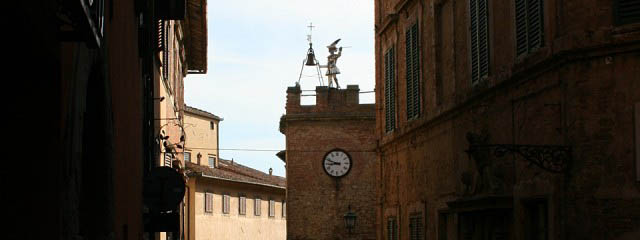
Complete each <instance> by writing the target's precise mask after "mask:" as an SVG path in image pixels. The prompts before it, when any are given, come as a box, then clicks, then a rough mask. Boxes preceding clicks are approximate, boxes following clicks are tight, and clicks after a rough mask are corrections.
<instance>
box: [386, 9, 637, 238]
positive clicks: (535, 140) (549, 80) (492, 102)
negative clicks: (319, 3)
mask: <svg viewBox="0 0 640 240" xmlns="http://www.w3.org/2000/svg"><path fill="white" fill-rule="evenodd" d="M487 2H489V6H488V8H490V10H489V11H488V12H489V30H488V31H489V35H490V38H489V39H490V40H489V41H490V43H489V46H490V56H491V57H490V59H489V76H488V78H486V79H484V80H483V81H482V82H480V83H479V84H472V83H471V80H470V79H471V74H470V62H469V61H470V60H469V58H470V57H469V51H470V46H469V45H470V44H469V41H470V37H471V36H470V34H469V23H468V21H469V15H468V11H469V1H467V2H458V1H451V0H442V1H431V2H424V1H411V0H409V1H394V0H379V1H376V7H375V9H376V18H375V19H376V31H377V33H376V103H379V105H378V106H377V108H376V119H378V121H377V123H376V129H377V130H376V135H377V138H378V139H379V141H380V155H379V161H380V164H381V168H380V169H381V170H380V176H381V182H380V190H379V193H380V194H379V195H378V197H379V199H380V201H381V207H380V210H379V214H378V221H379V225H378V229H377V230H378V238H379V239H383V236H385V235H386V230H385V227H386V226H385V223H386V219H387V217H397V219H398V225H399V229H398V232H399V234H400V239H406V238H408V237H409V226H408V225H409V224H408V223H409V216H410V215H411V214H412V212H415V211H422V212H423V213H424V214H425V216H424V221H423V222H424V223H425V234H426V236H427V237H426V239H436V237H439V238H438V239H459V238H458V237H459V236H458V226H459V216H460V215H458V213H457V212H455V211H457V210H454V209H452V208H451V206H450V205H449V204H448V203H450V202H452V201H455V200H456V199H464V198H472V197H478V195H473V194H469V195H470V196H468V195H466V194H468V192H470V191H471V192H473V189H471V190H469V189H467V188H469V187H468V186H467V185H466V184H465V183H464V182H467V181H471V182H474V181H476V182H477V181H478V179H477V178H478V177H479V175H478V173H477V171H478V169H479V167H478V166H477V165H476V162H475V161H474V159H473V158H470V156H469V155H468V154H467V153H466V152H465V150H467V149H469V142H468V140H467V138H466V134H467V133H469V132H471V133H484V134H486V136H488V140H487V144H533V145H563V146H570V147H572V155H571V156H572V161H571V163H570V165H569V168H568V171H567V172H565V173H562V174H554V173H549V172H547V171H545V170H542V169H541V168H539V167H538V166H536V165H534V164H531V163H530V162H528V161H526V160H524V159H523V158H522V157H521V156H518V155H511V154H508V155H507V156H505V157H503V158H491V163H492V164H495V167H494V169H495V170H496V171H497V176H499V177H500V178H501V181H503V182H504V186H503V190H502V191H500V193H501V194H505V195H509V198H510V199H511V200H510V201H509V202H510V203H509V205H510V206H509V208H510V209H511V210H512V213H513V214H511V215H510V216H511V217H512V218H513V219H512V220H513V224H512V227H513V228H512V231H513V237H514V238H516V239H525V236H526V234H525V232H526V228H527V224H526V216H525V213H524V212H525V208H526V206H525V205H526V202H527V201H529V200H531V199H536V198H541V199H544V201H546V202H547V204H548V218H547V220H548V227H549V229H548V230H549V231H548V232H549V238H548V239H618V238H620V239H622V238H623V237H625V236H626V235H628V234H630V233H631V232H634V231H636V233H637V229H638V228H640V210H639V209H640V207H639V206H640V185H639V183H638V182H637V181H636V176H635V168H634V166H635V165H634V164H635V163H634V155H633V154H634V150H633V148H634V147H633V143H634V137H633V121H634V120H633V106H634V104H635V103H636V102H638V101H639V100H640V99H639V97H640V95H639V94H638V92H640V81H638V80H637V79H638V78H637V76H638V74H640V58H638V54H637V52H638V50H639V48H638V46H639V45H638V44H637V42H638V40H639V39H640V38H639V36H640V35H639V33H640V31H639V30H640V24H638V23H636V24H629V25H626V26H615V25H613V24H612V19H613V17H612V15H611V9H612V2H611V1H605V2H602V1H600V2H598V1H543V2H544V24H543V25H544V26H543V28H544V44H543V46H542V47H540V48H539V49H537V50H535V51H532V52H531V53H530V54H528V55H526V56H520V57H518V56H516V54H515V52H514V50H515V44H514V39H515V36H514V34H515V33H514V23H513V18H514V16H513V14H514V12H513V11H514V9H513V2H511V3H506V2H505V3H499V2H495V1H487ZM579 6H580V7H579ZM592 16H597V17H592ZM414 22H418V23H419V24H420V44H421V46H422V48H421V52H420V59H421V72H420V73H421V84H422V85H421V87H422V88H421V91H422V98H421V101H422V102H421V103H422V109H421V110H422V111H421V116H420V117H419V118H417V119H413V120H408V119H407V118H406V112H405V109H406V105H407V104H406V87H405V86H406V80H405V76H406V72H405V69H406V68H405V66H404V62H405V53H404V48H405V43H404V38H405V35H404V34H405V31H406V29H407V28H408V26H410V25H411V24H413V23H414ZM393 46H395V48H396V53H397V55H396V62H397V63H398V64H397V66H396V69H397V72H396V73H395V75H396V83H397V86H396V90H397V92H396V98H397V101H396V104H397V105H396V109H397V114H396V118H397V122H396V126H397V128H396V129H394V130H393V131H392V132H390V133H386V132H385V128H384V126H385V122H384V119H385V115H384V114H385V111H384V110H385V109H384V106H383V104H382V103H384V102H385V101H384V86H385V85H384V76H385V75H384V74H385V73H384V69H385V68H384V58H383V56H384V53H385V52H386V51H387V49H389V48H390V47H393ZM636 141H637V140H636ZM465 176H467V177H465ZM466 178H470V179H466ZM490 205H491V204H490ZM493 205H494V206H495V205H496V204H493ZM420 208H423V210H421V209H420ZM441 220H445V221H446V222H442V223H440V222H439V221H441ZM460 238H461V237H460Z"/></svg>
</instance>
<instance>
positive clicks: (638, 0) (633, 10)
mask: <svg viewBox="0 0 640 240" xmlns="http://www.w3.org/2000/svg"><path fill="white" fill-rule="evenodd" d="M614 4H615V6H614V14H613V15H614V18H615V23H616V24H617V25H623V24H629V23H637V22H640V0H615V1H614Z"/></svg>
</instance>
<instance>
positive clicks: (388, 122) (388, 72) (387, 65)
mask: <svg viewBox="0 0 640 240" xmlns="http://www.w3.org/2000/svg"><path fill="white" fill-rule="evenodd" d="M395 59H396V58H395V48H393V47H392V48H390V49H389V50H387V53H386V54H385V55H384V119H385V121H384V122H385V130H386V131H387V132H391V131H393V129H395V128H396V75H395V72H396V60H395Z"/></svg>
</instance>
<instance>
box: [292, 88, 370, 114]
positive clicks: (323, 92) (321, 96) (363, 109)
mask: <svg viewBox="0 0 640 240" xmlns="http://www.w3.org/2000/svg"><path fill="white" fill-rule="evenodd" d="M315 93H316V94H315V95H316V104H315V105H301V104H300V97H301V94H302V90H300V86H293V87H289V88H287V105H286V112H287V115H289V114H297V113H371V114H373V111H374V109H375V104H360V87H359V86H358V85H348V86H347V88H346V89H336V88H329V87H327V86H317V87H316V91H315Z"/></svg>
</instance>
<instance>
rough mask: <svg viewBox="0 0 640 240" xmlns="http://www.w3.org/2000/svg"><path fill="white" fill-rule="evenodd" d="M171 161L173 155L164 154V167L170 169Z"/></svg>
mask: <svg viewBox="0 0 640 240" xmlns="http://www.w3.org/2000/svg"><path fill="white" fill-rule="evenodd" d="M172 161H173V153H169V152H167V153H164V165H165V166H168V167H171V162H172Z"/></svg>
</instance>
